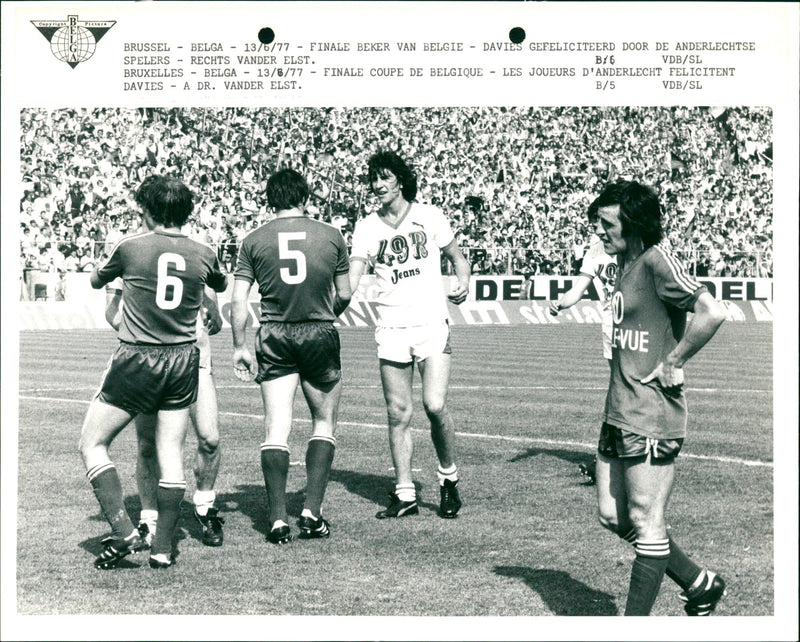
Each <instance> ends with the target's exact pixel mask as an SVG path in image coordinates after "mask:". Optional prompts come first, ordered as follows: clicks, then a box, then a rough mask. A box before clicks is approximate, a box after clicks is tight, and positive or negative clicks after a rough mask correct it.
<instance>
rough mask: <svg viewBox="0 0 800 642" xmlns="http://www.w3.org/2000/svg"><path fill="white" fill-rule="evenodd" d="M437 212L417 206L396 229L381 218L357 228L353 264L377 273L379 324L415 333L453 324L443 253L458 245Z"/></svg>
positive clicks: (375, 216)
mask: <svg viewBox="0 0 800 642" xmlns="http://www.w3.org/2000/svg"><path fill="white" fill-rule="evenodd" d="M453 238H454V236H453V232H452V230H451V229H450V223H449V221H448V220H447V218H446V217H445V215H444V214H443V213H442V211H441V210H440V209H439V208H438V207H434V206H432V205H421V204H419V203H412V204H411V207H410V208H409V210H408V212H406V215H405V217H403V219H402V220H401V221H400V222H399V223H398V224H397V225H396V226H394V225H390V224H388V223H386V222H385V221H384V220H383V219H382V218H381V217H380V216H379V215H378V214H377V213H373V214H370V215H369V216H367V217H365V218H363V219H362V220H360V221H359V222H358V223H357V224H356V228H355V230H354V232H353V246H352V250H351V253H350V256H351V258H354V259H362V260H364V261H366V262H367V264H368V265H371V266H372V267H373V268H374V270H375V276H376V279H377V288H378V298H377V303H378V313H379V315H380V320H379V323H380V325H381V326H384V327H395V328H403V327H413V326H420V325H426V324H428V323H439V322H442V321H444V320H446V319H448V318H449V317H448V313H447V303H446V298H445V297H446V294H445V291H444V284H443V279H442V265H441V252H440V249H441V248H443V247H446V246H447V245H449V244H450V243H451V242H452V241H453Z"/></svg>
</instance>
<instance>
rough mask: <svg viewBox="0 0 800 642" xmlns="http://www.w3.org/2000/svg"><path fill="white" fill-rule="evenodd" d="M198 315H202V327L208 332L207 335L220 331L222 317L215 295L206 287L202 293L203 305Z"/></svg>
mask: <svg viewBox="0 0 800 642" xmlns="http://www.w3.org/2000/svg"><path fill="white" fill-rule="evenodd" d="M200 313H201V314H202V315H203V325H204V326H205V327H206V330H208V334H217V333H218V332H219V331H220V330H222V315H221V314H220V311H219V303H218V301H217V293H216V292H214V290H213V289H211V288H210V287H208V286H206V287H205V291H204V292H203V305H202V307H201V308H200Z"/></svg>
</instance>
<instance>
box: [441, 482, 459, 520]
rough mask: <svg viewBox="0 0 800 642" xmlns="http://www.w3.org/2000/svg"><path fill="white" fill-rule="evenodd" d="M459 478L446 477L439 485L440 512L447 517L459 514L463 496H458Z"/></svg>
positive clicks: (450, 517)
mask: <svg viewBox="0 0 800 642" xmlns="http://www.w3.org/2000/svg"><path fill="white" fill-rule="evenodd" d="M456 486H458V480H456V481H450V480H449V479H445V480H444V483H443V484H442V485H441V486H440V487H439V492H440V494H441V501H440V502H439V514H440V515H441V516H442V517H445V518H447V519H452V518H453V517H456V516H457V513H458V509H459V508H461V498H460V497H459V496H458V488H456Z"/></svg>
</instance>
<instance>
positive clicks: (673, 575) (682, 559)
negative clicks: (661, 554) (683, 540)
mask: <svg viewBox="0 0 800 642" xmlns="http://www.w3.org/2000/svg"><path fill="white" fill-rule="evenodd" d="M702 572H703V569H702V568H700V567H699V566H698V565H697V564H695V563H694V562H693V561H692V560H690V559H689V557H688V556H687V555H686V553H684V552H683V551H682V550H681V549H680V547H679V546H678V545H677V544H676V543H675V540H674V539H672V537H670V538H669V565H668V566H667V577H669V578H670V579H671V580H673V581H674V582H675V583H676V584H677V585H678V586H680V587H681V588H682V589H683V590H684V591H685V590H686V589H688V588H689V587H690V586H692V584H694V583H695V582H696V581H697V578H698V577H700V574H701V573H702Z"/></svg>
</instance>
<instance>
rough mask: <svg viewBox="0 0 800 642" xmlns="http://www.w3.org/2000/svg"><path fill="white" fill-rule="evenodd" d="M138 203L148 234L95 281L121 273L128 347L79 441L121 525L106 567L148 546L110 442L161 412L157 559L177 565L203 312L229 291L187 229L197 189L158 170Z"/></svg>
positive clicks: (153, 554)
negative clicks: (211, 298)
mask: <svg viewBox="0 0 800 642" xmlns="http://www.w3.org/2000/svg"><path fill="white" fill-rule="evenodd" d="M136 202H137V203H138V204H139V205H140V207H141V208H142V219H143V222H144V226H145V228H146V229H147V230H148V231H146V232H143V233H139V234H134V235H133V236H130V237H126V238H124V239H123V240H121V241H120V242H119V243H117V245H116V246H115V247H114V248H113V249H112V251H111V255H110V257H109V258H108V260H107V261H106V262H105V263H104V264H103V265H101V266H99V267H98V268H96V269H95V270H94V271H93V272H92V274H91V276H90V279H89V280H90V283H91V285H92V287H93V288H95V289H99V288H101V287H103V286H104V285H106V284H107V283H110V282H111V281H113V280H114V279H116V278H118V277H121V278H122V283H123V285H122V304H123V305H122V318H121V321H120V327H119V340H120V343H119V347H118V348H117V350H116V351H115V352H114V354H113V356H112V357H111V360H110V362H109V365H108V367H107V369H106V372H105V375H104V377H103V382H102V384H101V387H100V390H99V391H98V393H97V394H96V395H95V398H94V399H93V401H92V403H91V404H90V406H89V410H88V412H87V414H86V419H85V420H84V423H83V428H82V430H81V439H80V444H79V448H80V451H81V456H82V457H83V462H84V465H85V466H86V476H87V478H88V479H89V482H90V483H91V485H92V488H93V490H94V492H95V495H96V497H97V500H98V502H99V503H100V507H101V509H102V511H103V514H104V515H105V517H106V519H107V520H108V522H109V524H110V525H111V529H112V536H111V537H110V538H108V539H106V540H104V542H103V544H104V548H103V551H102V552H101V553H100V556H99V557H98V558H97V559H96V560H95V562H94V564H95V567H97V568H101V569H109V568H113V567H114V566H116V565H117V564H118V563H119V561H120V560H121V559H123V558H124V557H126V556H127V555H129V554H130V553H132V552H134V551H136V550H140V549H142V548H145V543H144V542H143V540H142V538H141V536H140V534H139V532H138V530H136V529H135V528H134V526H133V523H132V522H131V519H130V517H129V515H128V513H127V511H126V509H125V505H124V502H123V494H122V486H121V483H120V479H119V475H118V473H117V471H116V468H115V467H114V464H113V462H112V461H111V459H110V457H109V454H108V448H109V446H110V445H111V442H112V441H113V439H114V438H115V437H116V436H117V434H119V432H120V431H121V430H122V429H123V428H124V427H125V426H126V425H127V424H128V423H129V422H130V420H131V419H132V418H134V417H136V416H137V415H140V414H144V415H148V414H154V413H158V418H157V424H156V439H155V441H156V449H157V454H158V463H159V468H160V479H159V482H158V489H157V491H156V495H157V505H158V524H159V528H158V530H157V531H156V534H155V537H154V538H153V542H152V545H151V551H150V566H151V567H153V568H168V567H170V566H172V565H173V564H174V557H173V538H174V535H175V530H176V527H177V523H178V517H179V514H180V504H181V501H182V499H183V495H184V492H185V490H186V481H185V478H184V472H183V443H184V439H185V437H186V429H187V426H188V420H189V409H190V406H191V405H192V404H193V403H194V402H195V400H196V398H197V388H198V369H199V351H198V349H197V347H196V345H195V339H196V330H195V328H196V324H197V317H198V313H199V312H200V306H201V305H202V303H203V295H204V292H205V288H206V286H208V287H210V288H211V289H213V290H215V291H217V292H221V291H223V290H224V289H225V287H226V284H227V283H226V282H227V279H226V276H225V274H223V273H222V271H221V270H220V266H219V263H218V261H217V258H216V255H215V254H214V251H213V250H212V249H211V248H210V247H208V246H205V245H202V244H201V243H198V242H196V241H193V240H191V239H189V238H188V237H187V236H185V235H183V234H181V232H180V228H181V226H182V225H183V224H184V223H185V222H186V221H187V219H188V218H189V216H190V215H191V213H192V209H193V203H192V193H191V192H190V191H189V188H187V187H186V186H185V185H184V184H183V183H182V182H181V181H179V180H178V179H176V178H173V177H170V176H162V175H153V176H148V177H147V178H145V179H144V181H142V184H141V186H140V187H139V189H138V190H137V192H136Z"/></svg>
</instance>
